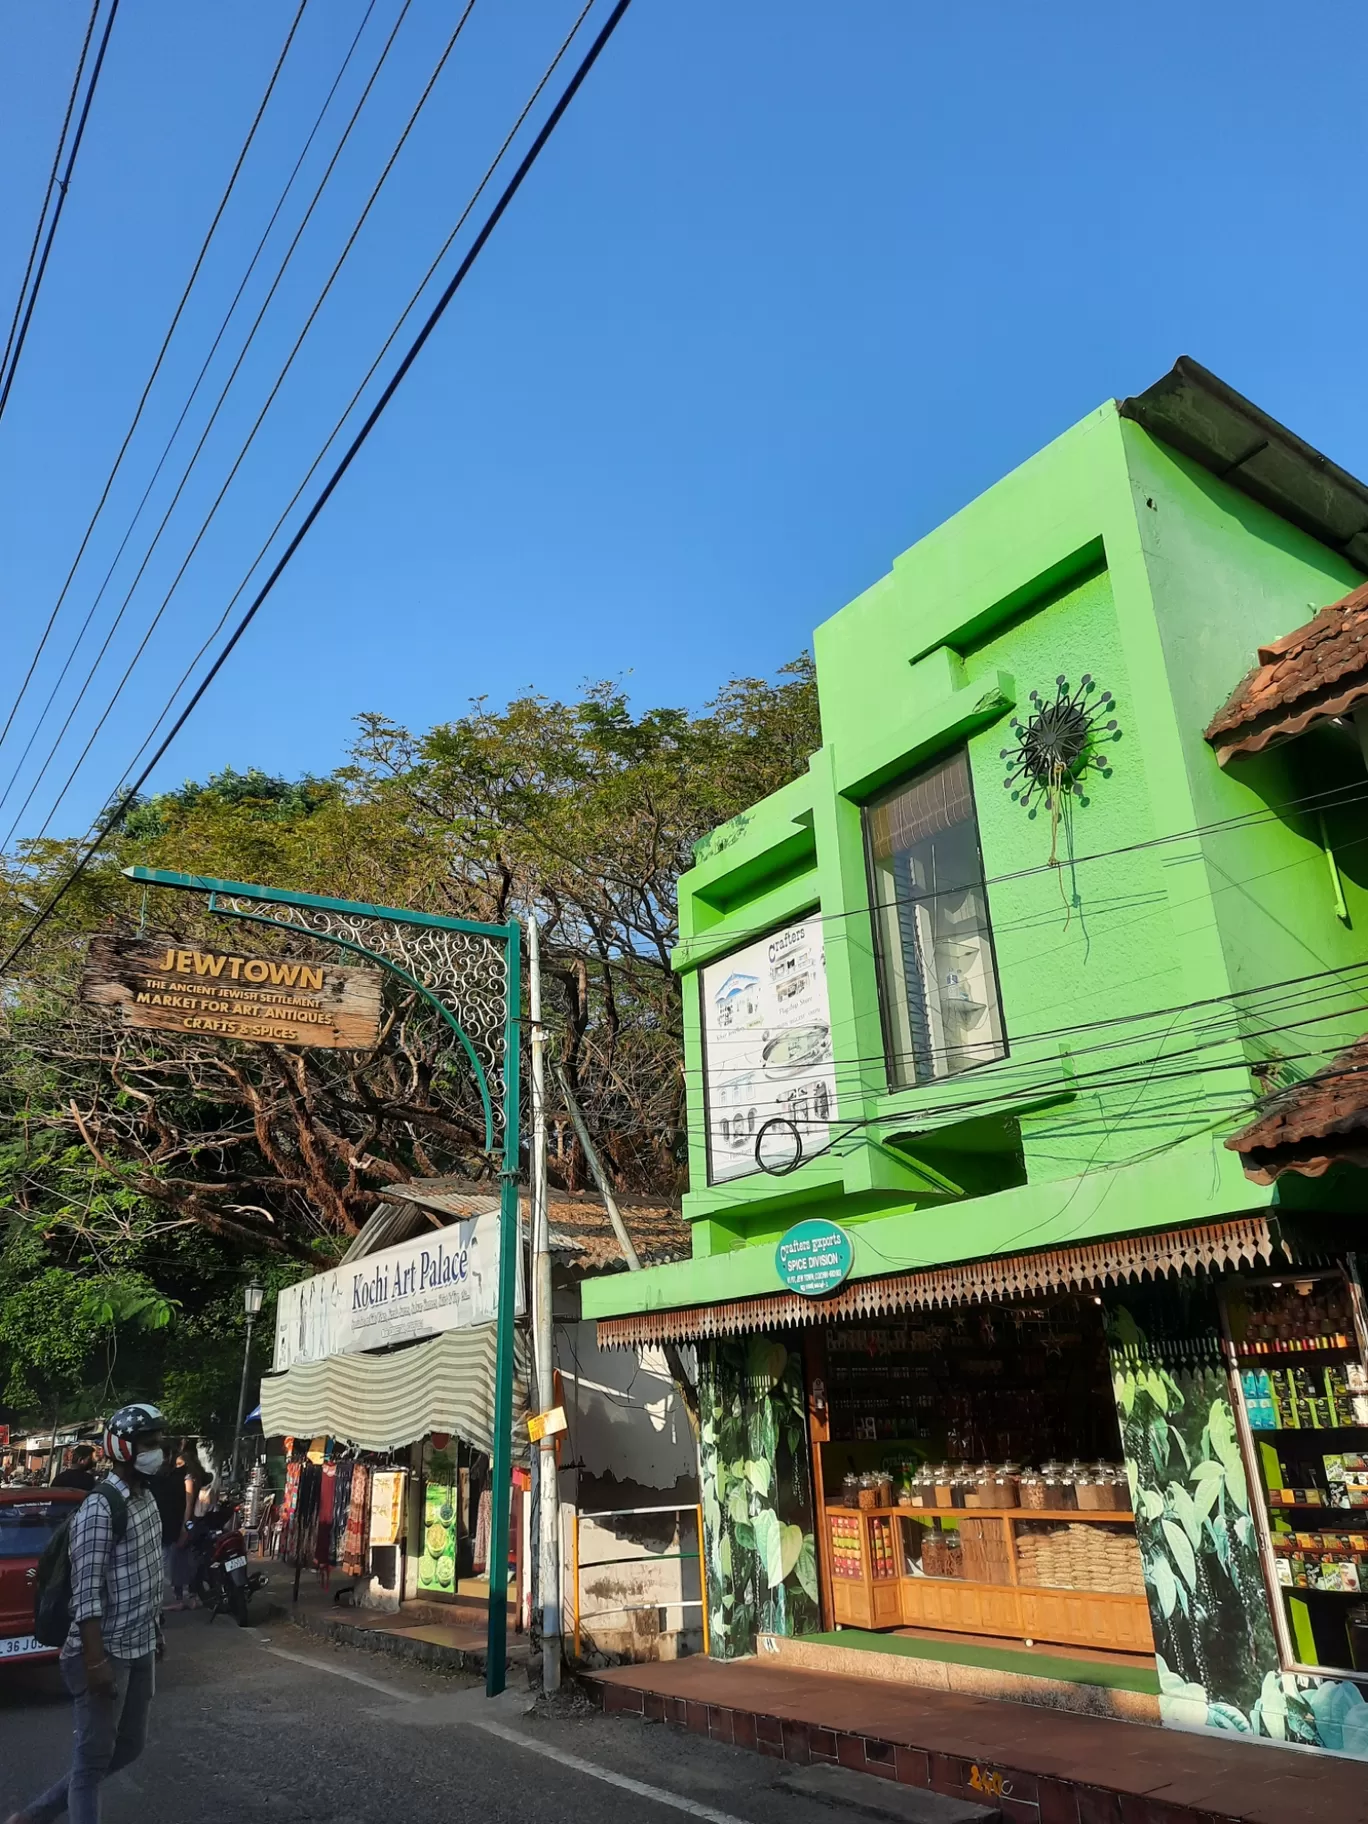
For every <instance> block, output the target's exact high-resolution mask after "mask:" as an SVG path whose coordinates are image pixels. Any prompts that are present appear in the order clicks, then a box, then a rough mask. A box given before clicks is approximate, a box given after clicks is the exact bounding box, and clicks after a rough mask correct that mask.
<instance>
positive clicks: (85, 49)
mask: <svg viewBox="0 0 1368 1824" xmlns="http://www.w3.org/2000/svg"><path fill="white" fill-rule="evenodd" d="M99 16H100V0H93V4H92V6H91V8H90V18H89V19H88V20H87V21H86V29H85V37H84V38H83V39H82V40H81V54H80V56H79V57H78V58H77V60H76V74H75V75H74V76H73V77H72V79H71V92H70V94H69V95H68V96H67V104H66V112H65V113H64V114H63V115H62V130H61V132H60V133H59V134H58V135H57V146H56V150H55V151H54V152H53V154H52V169H51V171H49V172H48V181H47V185H46V187H45V188H44V190H43V204H42V207H41V208H40V209H39V211H38V220H37V221H36V222H35V223H34V225H33V242H32V245H31V246H30V247H29V251H28V259H27V261H26V262H25V265H24V276H23V278H22V279H21V280H20V281H19V295H18V297H16V298H15V300H14V315H13V317H11V319H10V326H9V333H8V335H7V336H6V337H5V352H4V354H3V355H0V374H3V373H4V371H5V369H6V368H7V367H8V366H9V358H10V350H11V349H12V348H13V347H14V338H15V335H16V334H17V333H18V329H19V318H20V317H21V315H22V314H23V309H24V299H25V298H26V297H27V296H28V288H29V280H30V279H31V278H32V277H33V265H34V261H35V260H36V259H37V258H38V249H39V247H40V246H41V245H42V240H43V223H44V222H45V221H46V220H47V212H48V204H49V203H50V202H51V201H52V193H53V191H54V190H55V189H56V188H57V173H58V171H59V170H60V168H61V163H62V147H63V146H64V145H65V144H66V136H67V128H68V127H69V126H70V125H71V116H72V114H73V112H74V111H75V108H76V97H77V96H78V95H79V94H80V92H81V77H82V76H83V75H84V74H85V65H86V58H87V57H88V56H89V54H90V41H91V39H92V38H93V37H94V36H95V21H96V20H97V19H98V18H99Z"/></svg>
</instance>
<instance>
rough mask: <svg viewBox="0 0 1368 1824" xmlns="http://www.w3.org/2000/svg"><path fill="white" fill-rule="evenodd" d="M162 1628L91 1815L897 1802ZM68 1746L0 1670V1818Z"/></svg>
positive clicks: (743, 1823)
mask: <svg viewBox="0 0 1368 1824" xmlns="http://www.w3.org/2000/svg"><path fill="white" fill-rule="evenodd" d="M167 1636H168V1638H167V1647H168V1650H167V1658H166V1661H165V1663H164V1664H163V1666H162V1667H161V1670H160V1673H159V1689H158V1693H157V1698H156V1703H155V1707H154V1711H153V1725H152V1739H151V1742H150V1744H149V1747H148V1750H147V1753H146V1754H145V1755H144V1756H143V1758H142V1760H141V1761H139V1762H138V1763H137V1764H136V1765H135V1766H134V1767H131V1768H129V1769H127V1770H126V1771H125V1772H123V1773H121V1774H118V1775H116V1776H115V1777H114V1778H113V1779H112V1780H111V1781H110V1783H109V1785H108V1786H107V1787H106V1799H105V1807H104V1820H105V1824H187V1821H188V1820H193V1821H194V1824H229V1821H230V1820H231V1824H248V1821H249V1820H263V1821H265V1824H274V1821H276V1820H279V1824H311V1821H312V1820H315V1819H316V1820H319V1824H324V1821H326V1824H437V1821H438V1820H441V1821H442V1824H461V1821H463V1820H467V1819H468V1820H471V1824H475V1821H476V1820H478V1821H479V1824H529V1820H530V1819H537V1818H540V1819H544V1820H546V1821H547V1824H684V1821H685V1820H686V1819H687V1818H691V1817H692V1818H703V1819H706V1820H711V1821H712V1824H836V1820H837V1819H838V1818H841V1817H843V1816H848V1815H849V1812H850V1809H851V1804H850V1802H851V1800H852V1799H854V1800H855V1801H856V1802H857V1804H858V1803H860V1802H861V1801H863V1800H864V1799H866V1798H868V1797H870V1796H872V1797H873V1799H874V1802H875V1803H877V1804H879V1805H884V1804H889V1803H892V1804H895V1805H896V1804H897V1802H898V1799H899V1798H900V1796H901V1795H900V1794H899V1793H890V1794H888V1795H887V1797H885V1795H884V1794H883V1792H882V1783H881V1782H878V1781H872V1780H870V1781H868V1784H869V1785H870V1786H871V1787H879V1788H880V1789H881V1790H880V1791H879V1792H876V1793H874V1794H873V1795H870V1794H868V1793H867V1792H862V1791H860V1787H861V1786H863V1785H864V1782H865V1781H866V1780H868V1776H855V1775H848V1774H843V1773H842V1774H837V1775H836V1776H835V1779H836V1781H837V1782H838V1783H839V1786H840V1790H839V1791H832V1792H831V1793H830V1794H824V1795H823V1796H822V1797H815V1796H812V1795H810V1794H806V1793H803V1792H798V1791H794V1790H793V1789H792V1788H791V1787H790V1786H786V1785H784V1784H781V1782H783V1781H785V1780H792V1779H793V1778H794V1770H792V1769H787V1770H786V1769H785V1768H784V1766H783V1764H782V1763H776V1762H774V1761H770V1760H766V1759H763V1758H762V1757H761V1756H759V1755H755V1754H751V1753H748V1752H747V1751H745V1750H743V1749H737V1748H729V1747H725V1746H723V1745H721V1744H720V1743H715V1742H709V1741H706V1740H701V1739H700V1738H699V1737H697V1736H690V1735H685V1734H683V1733H682V1732H680V1731H677V1730H673V1729H669V1728H666V1727H665V1726H663V1725H659V1724H647V1723H643V1722H642V1721H640V1720H639V1719H628V1718H623V1717H613V1718H606V1717H603V1716H601V1715H599V1714H598V1713H597V1712H595V1711H590V1710H587V1709H584V1710H582V1711H580V1712H578V1713H572V1714H559V1715H556V1716H555V1717H548V1716H545V1715H539V1714H536V1713H535V1712H534V1713H531V1714H528V1713H526V1706H527V1704H528V1702H529V1699H528V1697H527V1694H526V1693H525V1692H524V1693H522V1694H521V1696H518V1695H515V1694H513V1693H509V1694H506V1696H505V1697H504V1698H502V1699H499V1700H496V1701H495V1702H494V1703H493V1704H491V1703H490V1702H489V1701H488V1700H487V1699H486V1698H485V1697H484V1695H483V1692H482V1690H481V1689H480V1688H479V1687H477V1686H476V1685H475V1684H474V1682H473V1681H471V1680H465V1679H453V1678H448V1677H445V1676H443V1675H441V1674H438V1673H433V1672H428V1671H425V1670H423V1669H421V1668H417V1667H410V1666H407V1665H404V1664H400V1663H398V1662H394V1661H391V1660H389V1659H386V1658H383V1657H381V1656H379V1655H375V1654H369V1653H363V1652H359V1651H356V1650H354V1649H351V1648H345V1647H331V1646H328V1645H325V1644H323V1643H321V1642H320V1641H318V1640H317V1639H316V1638H315V1637H313V1636H312V1635H306V1634H303V1633H301V1632H300V1631H299V1630H297V1629H295V1628H292V1627H290V1626H289V1625H288V1624H286V1623H279V1624H275V1625H272V1626H268V1627H266V1628H262V1629H249V1630H239V1629H237V1628H233V1627H228V1626H225V1625H224V1624H223V1622H221V1621H220V1622H216V1623H215V1624H214V1626H213V1627H212V1628H210V1627H208V1626H207V1625H206V1623H205V1621H204V1618H203V1616H202V1615H198V1614H190V1615H173V1616H168V1618H167ZM46 1682H47V1683H48V1684H49V1686H50V1684H51V1681H46ZM69 1739H70V1711H69V1708H68V1706H67V1704H66V1702H65V1700H64V1699H63V1698H62V1697H61V1696H60V1695H58V1694H57V1693H56V1692H55V1691H54V1690H52V1689H51V1688H49V1689H48V1690H46V1691H40V1690H35V1688H34V1679H33V1675H32V1673H29V1674H26V1675H22V1674H20V1673H19V1671H18V1668H7V1669H0V1818H2V1817H5V1816H7V1815H8V1813H9V1812H10V1811H11V1810H12V1809H13V1808H14V1807H15V1806H16V1805H17V1804H19V1803H21V1802H22V1801H23V1800H24V1799H25V1798H27V1797H31V1796H32V1795H33V1794H34V1793H35V1792H37V1791H40V1790H41V1789H42V1787H43V1786H45V1785H46V1784H47V1783H48V1782H49V1781H50V1780H52V1779H54V1778H55V1777H56V1775H57V1772H58V1771H59V1770H60V1768H61V1767H62V1765H63V1764H64V1756H65V1754H66V1750H67V1745H68V1742H69ZM850 1782H854V1784H853V1785H852V1784H851V1783H850ZM911 1796H912V1795H910V1794H908V1795H907V1797H908V1798H909V1799H910V1798H911ZM918 1796H922V1795H918ZM950 1803H951V1802H950V1801H940V1804H942V1805H947V1806H948V1805H950ZM867 1815H868V1814H867ZM872 1815H875V1816H877V1815H878V1814H877V1813H875V1814H872ZM885 1815H888V1814H885ZM892 1815H894V1816H896V1815H901V1816H903V1817H907V1816H909V1815H929V1814H925V1813H922V1814H909V1813H908V1812H906V1811H901V1812H900V1813H899V1812H897V1811H895V1812H894V1813H893V1814H892ZM938 1815H939V1816H943V1817H944V1819H945V1821H946V1824H950V1819H951V1817H952V1816H953V1815H954V1814H953V1813H952V1812H948V1811H947V1812H945V1813H938Z"/></svg>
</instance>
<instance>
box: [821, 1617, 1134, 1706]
mask: <svg viewBox="0 0 1368 1824" xmlns="http://www.w3.org/2000/svg"><path fill="white" fill-rule="evenodd" d="M802 1639H803V1640H805V1641H811V1642H814V1643H815V1644H816V1645H818V1646H822V1647H853V1648H855V1649H856V1650H857V1651H859V1652H862V1653H890V1654H892V1655H893V1656H894V1657H895V1658H899V1659H933V1660H936V1661H938V1662H939V1663H941V1664H943V1665H953V1666H978V1667H980V1668H981V1669H982V1670H984V1671H989V1672H1014V1673H1016V1674H1017V1676H1018V1677H1021V1678H1057V1679H1062V1680H1063V1681H1064V1683H1065V1684H1070V1685H1100V1686H1101V1687H1102V1688H1103V1689H1104V1690H1107V1691H1142V1692H1144V1693H1145V1695H1146V1696H1148V1697H1158V1695H1159V1673H1158V1671H1157V1670H1156V1668H1154V1667H1153V1666H1125V1665H1120V1664H1117V1663H1116V1662H1114V1661H1112V1660H1099V1659H1068V1658H1066V1657H1064V1656H1063V1655H1062V1654H1054V1653H1032V1652H1031V1651H1030V1650H1029V1649H1028V1648H1025V1647H980V1646H975V1645H974V1643H973V1642H972V1641H967V1640H966V1641H957V1640H922V1639H919V1638H918V1637H917V1636H915V1635H909V1634H869V1633H866V1632H865V1630H864V1629H863V1628H838V1629H837V1630H836V1632H835V1633H834V1634H804V1635H803V1636H802Z"/></svg>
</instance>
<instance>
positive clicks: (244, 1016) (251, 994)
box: [81, 937, 381, 1051]
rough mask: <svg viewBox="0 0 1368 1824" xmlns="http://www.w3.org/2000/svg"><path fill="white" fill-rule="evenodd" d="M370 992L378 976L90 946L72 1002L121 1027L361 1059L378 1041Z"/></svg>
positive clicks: (203, 953) (138, 946)
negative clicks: (353, 1054) (116, 1018)
mask: <svg viewBox="0 0 1368 1824" xmlns="http://www.w3.org/2000/svg"><path fill="white" fill-rule="evenodd" d="M380 984H381V976H380V971H379V970H378V969H337V968H333V967H332V966H331V965H329V964H323V963H301V962H297V961H295V960H294V959H293V958H284V957H276V956H272V957H260V956H241V955H239V954H237V953H236V952H234V951H222V950H181V949H174V950H173V949H168V948H167V946H166V945H165V944H162V943H154V944H149V943H145V942H142V941H140V940H137V939H130V938H119V937H97V938H94V939H92V941H91V945H90V951H89V954H88V956H87V958H86V968H85V974H84V976H83V977H82V979H81V999H82V1000H84V1001H87V1002H89V1003H90V1004H91V1005H92V1006H95V1007H106V1008H111V1009H113V1008H117V1010H118V1012H119V1014H120V1017H121V1018H122V1020H123V1023H124V1025H125V1026H142V1027H155V1028H158V1029H160V1030H162V1031H165V1032H184V1033H192V1034H194V1035H195V1036H196V1037H199V1036H204V1037H215V1038H228V1039H246V1040H252V1041H255V1042H257V1043H261V1042H265V1043H267V1044H272V1045H317V1046H327V1047H331V1048H333V1049H341V1050H353V1051H365V1050H368V1049H369V1048H370V1047H371V1046H372V1045H374V1044H375V1042H376V1039H377V1038H378V1036H379V1031H380Z"/></svg>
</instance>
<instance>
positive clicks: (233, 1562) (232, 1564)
mask: <svg viewBox="0 0 1368 1824" xmlns="http://www.w3.org/2000/svg"><path fill="white" fill-rule="evenodd" d="M223 1568H224V1570H225V1571H245V1570H246V1569H247V1560H246V1559H245V1558H225V1559H224V1561H223Z"/></svg>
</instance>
